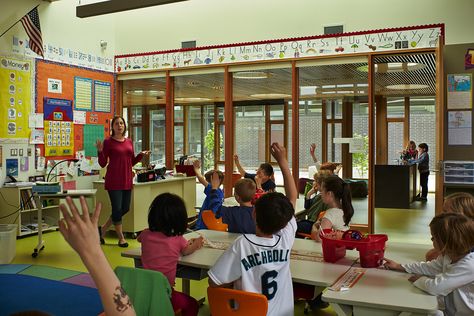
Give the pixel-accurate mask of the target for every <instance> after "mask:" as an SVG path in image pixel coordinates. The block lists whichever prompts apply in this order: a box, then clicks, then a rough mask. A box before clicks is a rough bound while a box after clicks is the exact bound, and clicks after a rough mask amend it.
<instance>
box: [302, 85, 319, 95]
mask: <svg viewBox="0 0 474 316" xmlns="http://www.w3.org/2000/svg"><path fill="white" fill-rule="evenodd" d="M317 88H318V86H302V87H300V95H301V96H304V95H313V94H316V89H317Z"/></svg>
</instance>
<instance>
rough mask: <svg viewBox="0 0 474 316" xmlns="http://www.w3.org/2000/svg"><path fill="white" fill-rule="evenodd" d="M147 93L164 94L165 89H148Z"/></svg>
mask: <svg viewBox="0 0 474 316" xmlns="http://www.w3.org/2000/svg"><path fill="white" fill-rule="evenodd" d="M146 93H147V94H149V95H152V96H163V95H165V92H164V91H163V90H148V91H146Z"/></svg>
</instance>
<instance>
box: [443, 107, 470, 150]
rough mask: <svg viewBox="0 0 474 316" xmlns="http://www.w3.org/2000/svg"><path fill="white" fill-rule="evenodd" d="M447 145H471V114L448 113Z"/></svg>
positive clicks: (465, 112)
mask: <svg viewBox="0 0 474 316" xmlns="http://www.w3.org/2000/svg"><path fill="white" fill-rule="evenodd" d="M448 145H472V112H471V111H449V112H448Z"/></svg>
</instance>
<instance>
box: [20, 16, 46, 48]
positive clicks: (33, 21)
mask: <svg viewBox="0 0 474 316" xmlns="http://www.w3.org/2000/svg"><path fill="white" fill-rule="evenodd" d="M21 24H23V27H24V28H25V31H26V34H28V36H29V38H30V43H29V45H30V49H31V50H32V51H34V52H35V53H36V54H38V55H40V56H41V57H44V52H43V40H42V38H41V27H40V20H39V15H38V9H37V8H34V9H33V10H31V11H30V12H28V14H26V15H25V16H24V17H22V18H21Z"/></svg>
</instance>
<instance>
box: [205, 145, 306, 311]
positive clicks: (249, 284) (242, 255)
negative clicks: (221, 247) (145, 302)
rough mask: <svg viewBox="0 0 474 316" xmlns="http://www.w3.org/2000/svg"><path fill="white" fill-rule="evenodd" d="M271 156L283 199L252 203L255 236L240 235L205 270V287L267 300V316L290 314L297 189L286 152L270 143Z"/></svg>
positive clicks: (274, 196)
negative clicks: (282, 187) (279, 176)
mask: <svg viewBox="0 0 474 316" xmlns="http://www.w3.org/2000/svg"><path fill="white" fill-rule="evenodd" d="M271 153H272V155H273V157H275V159H276V161H277V162H278V164H279V165H280V168H281V172H282V174H283V179H284V183H285V191H286V196H284V195H283V194H281V193H276V192H271V193H267V194H265V195H263V196H262V197H261V198H260V199H258V200H257V202H256V204H255V211H254V216H255V221H256V234H255V235H254V234H244V235H241V236H239V237H237V239H236V240H235V241H234V243H233V244H232V245H231V246H230V247H229V248H228V249H227V250H226V251H225V252H224V253H223V254H222V256H221V257H220V258H219V259H218V260H217V262H216V263H215V265H214V266H213V267H212V268H211V269H210V270H209V272H208V275H209V286H211V287H219V286H221V287H224V286H227V285H228V284H230V283H233V285H234V288H235V289H239V290H244V291H248V292H254V293H261V294H263V295H265V296H266V297H267V299H268V313H267V315H294V302H293V285H292V282H291V273H290V251H291V248H292V246H293V242H294V240H295V232H296V220H295V216H294V214H295V210H294V206H295V203H296V196H297V194H298V193H297V190H296V185H295V181H294V179H293V178H292V176H291V172H290V169H289V167H288V160H287V158H286V149H285V148H284V147H282V146H280V145H279V144H278V143H274V144H272V147H271Z"/></svg>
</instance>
